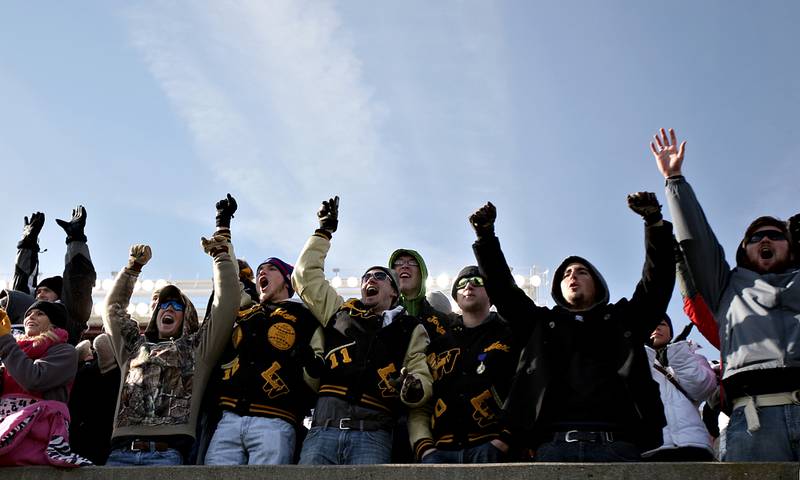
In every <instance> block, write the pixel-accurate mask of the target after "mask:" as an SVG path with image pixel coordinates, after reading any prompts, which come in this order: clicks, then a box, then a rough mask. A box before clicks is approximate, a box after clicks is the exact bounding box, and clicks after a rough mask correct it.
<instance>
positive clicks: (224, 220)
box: [216, 193, 238, 228]
mask: <svg viewBox="0 0 800 480" xmlns="http://www.w3.org/2000/svg"><path fill="white" fill-rule="evenodd" d="M237 207H238V205H237V204H236V199H235V198H233V197H232V196H231V194H230V193H229V194H228V196H227V197H226V198H223V199H222V200H220V201H219V202H217V218H216V220H217V227H222V228H230V226H231V218H233V214H234V213H236V208H237Z"/></svg>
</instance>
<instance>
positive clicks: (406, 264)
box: [392, 260, 419, 268]
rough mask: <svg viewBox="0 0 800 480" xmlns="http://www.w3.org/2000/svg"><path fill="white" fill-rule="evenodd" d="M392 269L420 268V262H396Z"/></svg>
mask: <svg viewBox="0 0 800 480" xmlns="http://www.w3.org/2000/svg"><path fill="white" fill-rule="evenodd" d="M392 267H394V268H400V267H419V262H417V261H416V260H395V262H394V263H393V264H392Z"/></svg>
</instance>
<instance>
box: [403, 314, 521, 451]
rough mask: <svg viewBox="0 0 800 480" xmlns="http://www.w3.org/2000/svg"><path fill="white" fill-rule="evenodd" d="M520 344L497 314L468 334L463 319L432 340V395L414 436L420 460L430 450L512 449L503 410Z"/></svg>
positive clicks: (414, 417) (415, 420)
mask: <svg viewBox="0 0 800 480" xmlns="http://www.w3.org/2000/svg"><path fill="white" fill-rule="evenodd" d="M518 343H519V342H514V339H513V336H512V332H511V328H510V327H509V325H508V323H507V322H506V321H505V320H504V319H503V318H502V317H500V316H499V315H497V313H494V312H492V313H490V314H489V317H488V318H487V319H486V321H484V322H483V323H482V324H480V325H478V326H476V327H473V328H466V327H465V326H464V324H463V322H462V318H461V316H458V317H457V319H456V321H454V322H453V324H452V326H451V327H450V328H449V329H448V332H447V333H446V334H445V335H440V336H438V337H435V338H433V339H432V340H431V344H430V346H429V347H428V366H429V367H430V369H431V373H432V375H433V395H432V396H431V399H430V401H429V402H428V404H427V405H426V406H425V407H422V408H418V409H414V410H413V411H412V413H411V415H410V418H409V432H410V436H411V441H412V444H413V446H414V452H415V455H416V456H417V458H418V459H419V458H420V456H421V455H422V454H423V453H424V452H425V451H426V450H428V449H429V448H434V447H435V448H437V449H442V450H463V449H466V448H471V447H475V446H477V445H480V444H483V443H486V442H488V441H491V440H493V439H495V438H500V439H501V440H503V441H504V442H506V443H507V444H508V443H510V437H511V430H510V428H509V427H508V425H507V424H506V421H505V416H504V414H503V410H502V405H503V403H504V402H505V399H506V397H507V395H508V392H509V389H510V387H511V381H512V377H513V376H514V371H515V369H516V366H517V359H518V358H519V345H518Z"/></svg>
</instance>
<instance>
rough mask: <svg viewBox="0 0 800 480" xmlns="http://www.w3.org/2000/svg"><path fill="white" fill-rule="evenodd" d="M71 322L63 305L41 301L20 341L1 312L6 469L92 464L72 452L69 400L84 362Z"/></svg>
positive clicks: (0, 420) (0, 445) (1, 451)
mask: <svg viewBox="0 0 800 480" xmlns="http://www.w3.org/2000/svg"><path fill="white" fill-rule="evenodd" d="M66 320H67V312H66V309H65V308H64V306H63V305H61V304H58V303H51V302H47V301H42V300H40V301H37V302H35V303H34V304H33V305H31V307H30V308H29V309H28V311H27V313H26V315H25V320H24V325H25V334H24V335H22V336H20V337H18V338H16V339H15V338H14V337H13V336H12V335H11V321H10V319H9V318H8V315H6V312H5V311H3V310H0V358H2V364H0V369H2V384H0V385H2V391H1V392H0V465H53V466H59V467H77V466H81V465H91V462H89V461H88V460H86V459H84V458H81V457H80V456H78V455H76V454H73V453H70V447H69V432H68V425H69V421H70V416H69V410H68V409H67V398H68V397H69V390H70V387H71V386H72V380H73V378H74V377H75V370H76V368H77V365H78V358H77V353H76V352H75V347H73V346H72V345H70V344H68V343H67V337H68V335H67V332H66V330H64V325H65V324H66Z"/></svg>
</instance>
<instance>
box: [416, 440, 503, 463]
mask: <svg viewBox="0 0 800 480" xmlns="http://www.w3.org/2000/svg"><path fill="white" fill-rule="evenodd" d="M504 459H505V453H503V452H501V451H500V450H499V449H498V448H497V447H495V446H494V445H492V442H486V443H484V444H481V445H478V446H477V447H471V448H465V449H464V450H439V449H436V451H435V452H433V453H430V454H428V455H425V458H423V459H422V462H420V463H501V462H502V461H503V460H504Z"/></svg>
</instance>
